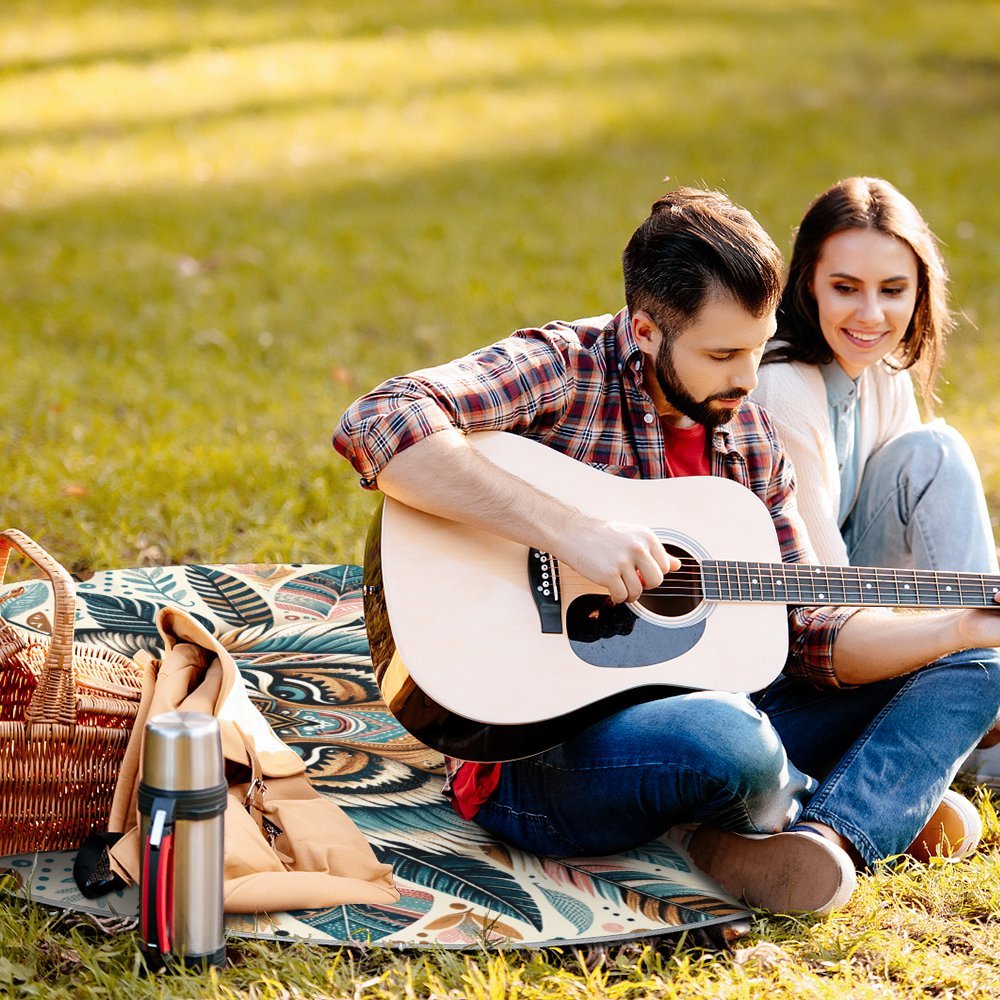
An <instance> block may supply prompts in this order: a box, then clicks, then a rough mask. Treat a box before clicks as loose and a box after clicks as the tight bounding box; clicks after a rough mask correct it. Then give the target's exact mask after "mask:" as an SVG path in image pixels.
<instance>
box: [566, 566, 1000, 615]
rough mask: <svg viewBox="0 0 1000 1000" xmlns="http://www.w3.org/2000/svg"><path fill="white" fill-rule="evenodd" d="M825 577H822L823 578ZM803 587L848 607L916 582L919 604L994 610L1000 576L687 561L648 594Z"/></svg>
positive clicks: (740, 592)
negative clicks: (955, 602)
mask: <svg viewBox="0 0 1000 1000" xmlns="http://www.w3.org/2000/svg"><path fill="white" fill-rule="evenodd" d="M703 569H704V570H705V572H703ZM706 573H712V574H714V576H715V578H714V579H711V580H706ZM865 573H868V574H869V576H868V578H866V577H865V576H863V575H862V574H865ZM821 577H822V579H820V578H821ZM804 584H807V585H808V588H809V590H810V591H815V590H817V589H819V588H820V587H822V588H824V589H826V590H827V591H832V592H833V593H828V594H826V595H824V594H818V595H817V596H819V597H822V599H823V600H824V601H827V602H828V603H830V604H836V603H837V602H838V601H840V602H845V603H846V602H848V601H850V600H852V599H854V598H853V596H852V594H850V593H848V590H850V589H853V590H855V591H856V592H857V593H856V598H857V599H859V600H860V599H862V598H864V597H865V596H869V597H876V598H877V599H878V600H881V590H882V589H883V588H884V589H886V590H888V591H890V592H892V591H895V595H896V597H902V596H904V595H903V594H902V593H901V592H900V589H899V588H900V584H902V585H903V587H904V589H908V588H909V586H910V585H911V584H913V585H914V586H916V587H917V591H915V592H914V593H913V594H912V595H911V596H913V597H915V598H917V600H916V601H914V602H913V603H914V604H918V603H923V604H925V605H931V604H933V603H934V602H933V601H932V600H927V598H928V597H930V596H931V595H929V594H928V593H926V590H923V591H921V589H920V588H934V589H935V590H936V591H937V594H938V601H941V600H943V596H944V595H943V593H942V588H944V591H945V592H946V593H947V594H948V595H949V596H950V597H955V598H962V599H963V600H966V599H968V600H974V601H979V602H984V603H983V605H982V606H984V607H990V606H992V605H993V603H994V602H993V600H992V595H993V594H996V593H998V592H1000V576H990V575H986V574H982V575H981V574H975V573H942V572H940V571H937V570H897V569H891V568H885V567H856V566H844V567H839V566H835V567H817V566H814V565H812V564H808V563H802V564H795V563H755V564H751V563H749V562H746V563H740V562H716V563H713V562H707V563H704V564H701V563H693V564H692V562H691V561H690V560H686V561H685V562H684V563H683V564H682V566H681V568H680V569H678V570H675V571H674V572H672V573H667V574H666V576H665V577H664V582H663V583H662V584H660V585H659V586H657V587H650V588H648V589H646V590H644V591H643V593H644V595H646V596H650V597H695V596H699V597H701V596H703V594H704V590H705V589H706V587H708V588H714V589H716V590H718V589H722V588H725V589H727V590H728V591H729V593H730V594H734V593H735V594H737V595H738V596H739V597H740V598H743V597H744V593H743V592H744V590H746V591H751V592H752V591H753V588H754V587H756V588H757V592H756V593H757V595H759V596H760V597H762V598H765V599H769V600H773V598H774V597H779V598H780V597H782V596H785V595H782V594H781V593H780V592H778V593H776V592H775V589H776V588H780V587H782V586H785V585H787V586H789V588H790V589H792V590H795V589H797V590H798V593H793V594H792V595H791V597H790V599H789V600H787V601H786V602H781V603H794V602H795V598H798V599H799V600H802V589H803V585H804ZM766 588H770V590H771V597H770V598H766V597H765V595H764V594H763V592H762V591H763V590H764V589H766ZM862 588H864V590H862ZM872 588H874V590H872ZM952 588H956V589H952ZM562 589H563V590H564V591H567V592H568V591H570V590H574V591H578V592H580V593H585V592H587V588H586V587H582V588H581V587H577V586H574V585H572V584H569V585H567V584H566V583H564V584H563V588H562ZM864 591H869V593H868V594H867V595H866V594H865V593H864ZM987 591H989V593H987ZM921 597H922V598H924V600H923V601H922V602H921V601H920V598H921ZM710 599H718V598H710ZM863 603H864V602H863Z"/></svg>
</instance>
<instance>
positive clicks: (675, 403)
mask: <svg viewBox="0 0 1000 1000" xmlns="http://www.w3.org/2000/svg"><path fill="white" fill-rule="evenodd" d="M654 371H655V372H656V381H657V382H658V383H659V386H660V391H661V392H662V393H663V395H664V397H665V398H666V400H667V402H668V403H669V404H670V405H671V406H672V407H673V408H674V409H675V410H679V411H680V412H681V413H683V414H684V416H685V417H690V418H691V419H692V420H693V421H694V422H695V423H698V424H701V425H702V426H703V427H707V428H708V429H709V430H712V429H713V428H715V427H720V426H721V425H722V424H725V423H728V422H729V421H730V420H732V419H733V417H734V416H735V414H736V412H737V410H738V409H739V407H736V409H731V408H730V407H728V406H726V407H714V406H712V403H713V402H715V401H716V400H718V399H744V398H745V397H746V395H747V393H746V391H745V390H743V389H730V390H729V391H728V392H717V393H715V394H714V395H712V396H708V397H707V398H705V399H703V400H701V401H700V402H699V401H698V400H697V399H695V398H694V396H692V395H691V393H689V392H688V391H687V389H685V388H684V386H683V384H682V383H681V380H680V379H679V378H678V376H677V369H676V368H674V352H673V346H672V344H668V343H667V340H666V338H664V339H663V340H661V341H660V349H659V350H658V351H657V352H656V361H655V363H654Z"/></svg>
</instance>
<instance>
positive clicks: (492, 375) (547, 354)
mask: <svg viewBox="0 0 1000 1000" xmlns="http://www.w3.org/2000/svg"><path fill="white" fill-rule="evenodd" d="M572 346H573V345H572V343H571V342H569V341H567V340H566V339H565V338H560V337H557V336H554V335H549V334H547V333H546V331H544V330H527V331H518V333H517V334H515V335H512V336H510V337H508V338H506V339H505V340H502V341H500V342H499V343H497V344H494V345H492V346H491V347H488V348H484V349H483V350H481V351H476V352H475V353H474V354H470V355H468V356H467V357H465V358H460V359H458V360H457V361H452V362H450V363H448V364H445V365H439V366H438V367H435V368H426V369H423V370H422V371H418V372H414V373H413V374H411V375H403V376H399V377H397V378H391V379H389V380H388V381H386V382H383V383H382V384H381V385H379V386H377V387H376V388H375V389H373V390H372V391H371V392H369V393H367V394H365V395H364V396H362V397H361V398H360V399H357V400H355V402H354V403H352V404H351V405H350V407H348V409H347V411H346V412H345V413H344V415H343V416H342V417H341V419H340V421H339V423H338V424H337V427H336V429H335V431H334V434H333V446H334V448H335V449H336V450H337V451H338V452H339V453H340V454H341V455H343V456H344V458H346V459H347V460H348V461H349V462H350V463H351V465H352V466H354V468H355V470H356V471H357V472H358V474H359V475H360V477H361V485H362V486H364V487H365V488H366V489H374V488H376V483H377V479H378V474H379V472H380V471H381V470H382V469H383V468H384V467H385V466H386V464H387V463H388V462H389V460H390V459H391V458H392V457H393V456H394V455H396V454H398V453H399V452H401V451H404V450H405V449H406V448H409V447H410V446H411V445H413V444H416V442H418V441H421V440H422V439H424V438H426V437H429V436H430V435H431V434H435V433H437V432H438V431H441V430H445V429H447V428H458V429H459V430H461V431H464V432H466V433H471V432H473V431H487V430H504V431H524V430H526V429H527V428H529V427H532V426H536V425H547V424H551V423H552V422H554V421H555V420H556V419H558V416H559V415H560V414H561V413H562V412H564V410H565V408H566V401H567V398H568V395H569V393H570V391H571V389H570V385H569V381H570V380H569V379H568V378H567V370H568V366H567V359H566V352H567V351H569V350H572Z"/></svg>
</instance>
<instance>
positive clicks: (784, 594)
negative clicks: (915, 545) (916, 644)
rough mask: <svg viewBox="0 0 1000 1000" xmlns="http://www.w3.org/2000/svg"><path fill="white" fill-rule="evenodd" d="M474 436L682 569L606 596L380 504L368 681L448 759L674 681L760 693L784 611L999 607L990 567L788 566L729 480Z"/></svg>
mask: <svg viewBox="0 0 1000 1000" xmlns="http://www.w3.org/2000/svg"><path fill="white" fill-rule="evenodd" d="M469 441H470V443H471V444H472V445H473V446H474V447H475V448H476V449H477V450H478V451H480V452H481V453H482V454H483V455H485V456H486V457H487V458H489V459H490V460H491V461H492V462H494V463H495V464H497V465H499V466H501V467H502V468H504V469H506V470H508V471H510V472H512V473H514V474H515V475H517V476H519V477H521V478H522V479H525V480H527V481H528V482H530V483H532V484H534V485H535V486H537V487H538V488H539V489H541V490H544V491H545V492H547V493H549V494H551V495H553V496H555V497H557V498H559V499H561V500H564V501H566V502H567V503H570V504H572V505H573V506H575V507H577V508H578V509H580V510H583V511H584V512H585V513H587V514H590V515H593V516H595V517H598V518H603V519H605V520H615V521H631V522H634V523H639V524H645V525H648V526H649V527H650V528H652V529H653V531H654V532H655V533H656V535H657V536H658V537H659V538H660V540H661V541H662V542H663V544H664V545H665V546H666V548H667V549H668V551H670V552H671V553H673V554H674V555H676V556H678V557H679V558H680V560H681V568H680V569H679V570H677V571H675V572H672V573H668V574H667V575H666V576H665V577H664V580H663V583H662V584H661V585H660V586H659V587H654V588H650V589H648V590H646V591H645V592H644V593H643V594H642V596H641V597H640V598H639V599H638V600H637V601H635V602H632V603H629V604H619V605H614V604H612V603H611V601H610V598H609V597H608V594H607V592H606V591H604V590H603V589H602V588H600V587H598V586H597V585H596V584H593V583H591V582H590V581H589V580H587V579H585V578H584V577H582V576H580V575H579V574H578V573H576V572H575V571H574V570H573V569H572V568H570V567H569V566H566V565H560V564H559V563H558V561H557V560H556V559H554V558H553V557H552V556H551V555H549V554H548V553H546V552H541V551H538V550H537V549H532V548H529V547H526V546H524V545H519V544H517V543H515V542H510V541H507V540H506V539H504V538H501V537H499V536H497V535H494V534H492V533H490V532H483V531H479V530H476V529H474V528H471V527H468V526H466V525H463V524H459V523H456V522H454V521H449V520H445V519H443V518H440V517H435V516H432V515H429V514H425V513H422V512H420V511H418V510H415V509H413V508H411V507H408V506H406V505H404V504H401V503H399V502H397V501H394V500H393V499H392V498H390V497H386V498H384V500H383V503H382V504H381V506H380V508H379V510H377V511H376V514H375V517H374V519H373V521H372V525H371V529H370V531H369V534H368V540H367V545H366V552H365V567H364V584H363V587H364V591H363V592H364V606H365V620H366V627H367V631H368V639H369V644H370V647H371V655H372V663H373V666H374V671H375V677H376V679H377V682H378V685H379V688H380V690H381V692H382V696H383V698H384V700H385V702H386V704H387V705H388V706H389V709H390V711H391V712H392V713H393V715H394V716H395V717H396V719H397V720H398V721H399V722H400V724H401V725H402V726H403V727H404V728H405V729H407V730H408V731H409V732H410V733H412V734H413V735H414V736H415V737H416V738H417V739H418V740H420V741H421V742H422V743H425V744H426V745H428V746H430V747H433V748H435V749H437V750H440V751H441V752H442V753H445V754H448V755H449V756H453V757H460V758H462V759H465V760H477V761H496V760H513V759H516V758H519V757H526V756H530V755H532V754H536V753H540V752H541V751H542V750H546V749H548V748H549V747H552V746H555V745H557V744H558V743H562V742H564V741H565V740H567V739H568V738H570V737H571V736H573V735H574V734H576V733H578V732H580V731H581V730H582V729H583V728H585V727H586V726H588V725H591V724H592V723H593V722H596V721H597V720H599V719H601V718H604V717H605V716H607V715H608V714H610V713H612V712H615V711H618V710H620V709H621V708H624V707H626V706H628V705H632V704H635V703H638V702H641V701H647V700H651V699H654V698H660V697H664V696H665V695H669V694H671V693H676V692H677V691H678V690H691V689H697V690H724V691H756V690H759V689H760V688H763V687H765V686H766V685H767V684H768V683H769V682H770V681H772V680H773V679H774V678H775V677H776V676H777V675H778V674H779V673H780V672H781V669H782V666H783V665H784V662H785V659H786V656H787V653H788V619H787V613H788V605H827V604H832V605H852V606H892V607H921V608H941V607H962V608H972V607H977V608H982V607H991V608H992V607H996V604H995V603H994V599H993V598H994V595H995V594H996V593H997V591H998V590H1000V577H998V576H983V575H980V574H974V573H961V574H959V573H942V572H931V571H924V570H896V569H881V568H858V567H852V566H816V565H812V564H807V563H783V562H782V561H781V553H780V550H779V546H778V539H777V535H776V533H775V529H774V525H773V522H772V520H771V515H770V514H769V512H768V510H767V508H766V507H765V505H764V504H763V502H762V501H761V500H760V499H759V498H758V497H757V496H756V495H755V494H754V493H752V492H750V491H749V490H747V489H745V488H744V487H743V486H740V485H739V484H738V483H734V482H732V481H731V480H727V479H721V478H719V477H715V476H704V477H685V478H680V479H646V480H635V479H623V478H621V477H618V476H613V475H609V474H607V473H605V472H602V471H600V470H597V469H593V468H591V467H589V466H587V465H584V464H583V463H581V462H577V461H575V460H574V459H571V458H568V457H566V456H565V455H562V454H561V453H559V452H556V451H554V450H553V449H551V448H547V447H545V446H544V445H541V444H538V443H537V442H533V441H530V440H528V439H527V438H523V437H519V436H517V435H513V434H506V433H500V432H488V433H480V434H473V435H471V436H470V437H469Z"/></svg>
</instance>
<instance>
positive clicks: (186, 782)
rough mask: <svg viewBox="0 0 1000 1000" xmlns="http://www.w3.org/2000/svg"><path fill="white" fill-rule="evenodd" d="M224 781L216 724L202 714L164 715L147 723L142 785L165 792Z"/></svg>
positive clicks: (220, 741)
mask: <svg viewBox="0 0 1000 1000" xmlns="http://www.w3.org/2000/svg"><path fill="white" fill-rule="evenodd" d="M224 781H225V773H224V767H223V761H222V738H221V736H220V734H219V723H218V720H216V718H215V717H214V716H211V715H207V714H205V713H204V712H164V713H162V714H161V715H156V716H154V717H153V718H152V719H150V720H149V721H148V722H147V723H146V732H145V744H144V746H143V753H142V782H143V784H145V785H148V786H151V787H153V788H161V789H164V790H167V791H196V790H199V789H203V788H214V787H215V786H217V785H220V784H222V783H223V782H224Z"/></svg>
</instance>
